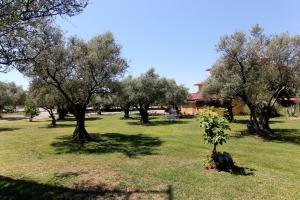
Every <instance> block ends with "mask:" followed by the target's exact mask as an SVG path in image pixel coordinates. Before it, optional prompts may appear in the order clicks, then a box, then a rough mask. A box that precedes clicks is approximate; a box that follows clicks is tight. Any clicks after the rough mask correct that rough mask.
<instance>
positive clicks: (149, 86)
mask: <svg viewBox="0 0 300 200" xmlns="http://www.w3.org/2000/svg"><path fill="white" fill-rule="evenodd" d="M168 83H169V81H168V79H166V78H161V77H160V76H159V75H158V74H156V73H155V70H154V69H150V70H149V71H147V72H146V73H145V74H142V75H140V76H139V77H137V78H133V79H131V80H130V79H129V87H128V90H127V91H128V94H129V96H130V98H129V99H130V101H131V102H133V105H134V106H135V107H136V109H137V110H138V111H139V113H140V116H141V119H140V121H141V123H143V124H144V123H149V113H148V110H149V108H150V106H153V105H161V104H164V102H165V100H166V94H167V91H168V89H169V84H168Z"/></svg>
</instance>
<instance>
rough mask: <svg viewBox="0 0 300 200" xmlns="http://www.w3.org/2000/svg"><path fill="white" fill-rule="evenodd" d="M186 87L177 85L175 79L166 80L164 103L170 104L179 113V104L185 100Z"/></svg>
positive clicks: (186, 94)
mask: <svg viewBox="0 0 300 200" xmlns="http://www.w3.org/2000/svg"><path fill="white" fill-rule="evenodd" d="M187 96H188V89H187V88H186V87H185V86H184V85H178V84H177V83H176V81H175V80H172V79H170V80H168V84H167V90H166V94H165V101H164V104H165V105H168V106H172V107H173V108H174V109H176V111H177V114H179V108H180V106H181V105H182V104H183V103H184V102H185V101H186V100H187Z"/></svg>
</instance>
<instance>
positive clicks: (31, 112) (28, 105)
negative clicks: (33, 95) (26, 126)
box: [24, 99, 40, 122]
mask: <svg viewBox="0 0 300 200" xmlns="http://www.w3.org/2000/svg"><path fill="white" fill-rule="evenodd" d="M24 112H25V116H28V117H29V121H30V122H32V119H33V118H34V117H35V116H38V115H39V113H40V112H39V109H38V108H37V106H36V104H35V103H34V102H33V101H32V100H30V99H28V100H26V101H25V106H24Z"/></svg>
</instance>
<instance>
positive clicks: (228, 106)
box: [224, 101, 234, 122]
mask: <svg viewBox="0 0 300 200" xmlns="http://www.w3.org/2000/svg"><path fill="white" fill-rule="evenodd" d="M231 102H232V101H226V102H225V103H224V107H225V109H226V113H225V117H226V119H227V120H228V121H229V122H233V121H234V115H233V111H232V108H233V106H232V104H231Z"/></svg>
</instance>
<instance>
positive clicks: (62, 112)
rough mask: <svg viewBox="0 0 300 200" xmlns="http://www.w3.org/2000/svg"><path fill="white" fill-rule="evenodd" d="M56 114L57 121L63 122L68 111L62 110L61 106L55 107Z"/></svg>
mask: <svg viewBox="0 0 300 200" xmlns="http://www.w3.org/2000/svg"><path fill="white" fill-rule="evenodd" d="M57 113H58V119H59V120H64V119H65V118H66V115H67V113H68V110H67V109H66V108H64V107H63V106H61V107H60V106H57Z"/></svg>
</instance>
